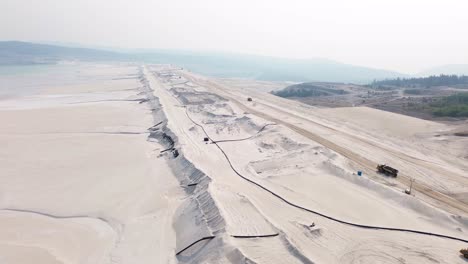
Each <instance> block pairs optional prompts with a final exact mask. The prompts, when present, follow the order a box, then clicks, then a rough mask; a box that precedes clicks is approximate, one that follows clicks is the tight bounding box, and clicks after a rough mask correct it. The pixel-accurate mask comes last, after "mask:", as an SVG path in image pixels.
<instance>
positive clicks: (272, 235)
mask: <svg viewBox="0 0 468 264" xmlns="http://www.w3.org/2000/svg"><path fill="white" fill-rule="evenodd" d="M275 236H278V233H275V234H269V235H256V236H237V235H232V237H234V238H259V237H275Z"/></svg>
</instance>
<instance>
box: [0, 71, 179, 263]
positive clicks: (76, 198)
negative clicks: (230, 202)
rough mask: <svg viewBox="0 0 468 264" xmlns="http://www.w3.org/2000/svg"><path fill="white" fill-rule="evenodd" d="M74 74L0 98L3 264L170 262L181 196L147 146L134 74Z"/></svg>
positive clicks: (152, 146) (154, 146) (146, 118)
mask: <svg viewBox="0 0 468 264" xmlns="http://www.w3.org/2000/svg"><path fill="white" fill-rule="evenodd" d="M77 67H78V66H77ZM75 72H76V75H77V76H75V79H76V82H75V81H73V80H71V81H67V82H63V81H62V80H60V81H58V82H54V83H53V84H50V85H46V86H44V87H43V89H41V90H40V91H39V92H38V93H37V94H35V95H30V96H22V97H16V98H9V99H6V100H3V101H0V119H1V120H2V126H1V127H0V145H1V146H2V148H0V167H1V168H2V173H1V174H0V182H1V185H0V186H1V187H0V230H1V231H0V263H92V264H95V263H172V262H174V261H175V258H174V250H175V236H174V231H173V229H172V218H173V215H174V214H175V210H176V208H177V205H178V204H179V203H180V200H179V199H181V197H183V193H182V189H181V188H180V187H179V184H178V182H177V180H176V178H175V177H174V176H173V174H172V172H171V171H170V169H169V166H168V164H167V163H166V162H165V161H164V159H161V158H158V157H157V156H158V154H159V150H160V149H161V148H162V146H160V145H159V144H158V143H156V142H148V141H147V138H148V131H147V128H149V127H151V126H153V125H154V120H153V116H152V114H151V111H150V108H149V106H148V105H147V104H140V103H139V101H138V100H139V99H140V98H142V97H143V95H138V94H139V93H140V89H141V86H142V84H141V83H140V81H139V80H138V67H135V66H131V67H127V66H105V65H97V66H95V65H85V66H79V68H78V70H76V71H75ZM122 77H126V78H125V79H119V78H122ZM129 77H131V79H129ZM50 78H51V79H52V78H54V76H50ZM84 80H88V81H84ZM77 83H78V84H77Z"/></svg>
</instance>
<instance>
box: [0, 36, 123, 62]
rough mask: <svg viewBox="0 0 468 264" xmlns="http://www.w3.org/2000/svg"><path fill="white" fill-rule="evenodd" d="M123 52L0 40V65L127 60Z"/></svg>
mask: <svg viewBox="0 0 468 264" xmlns="http://www.w3.org/2000/svg"><path fill="white" fill-rule="evenodd" d="M127 59H129V57H128V56H127V55H124V54H120V53H116V52H111V51H105V50H96V49H86V48H69V47H61V46H54V45H45V44H34V43H27V42H19V41H3V42H0V65H22V64H42V63H55V62H57V61H61V60H83V61H96V60H100V61H109V60H111V61H114V60H127Z"/></svg>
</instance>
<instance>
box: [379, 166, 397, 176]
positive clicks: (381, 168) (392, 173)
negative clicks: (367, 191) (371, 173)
mask: <svg viewBox="0 0 468 264" xmlns="http://www.w3.org/2000/svg"><path fill="white" fill-rule="evenodd" d="M377 171H378V172H380V173H383V174H385V175H388V176H392V177H396V176H397V175H398V170H397V169H394V168H392V167H390V166H387V165H385V164H378V165H377Z"/></svg>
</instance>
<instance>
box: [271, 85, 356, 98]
mask: <svg viewBox="0 0 468 264" xmlns="http://www.w3.org/2000/svg"><path fill="white" fill-rule="evenodd" d="M339 85H340V84H321V83H300V84H294V85H290V86H288V87H286V88H284V89H281V90H278V91H274V92H272V93H273V94H274V95H277V96H280V97H286V98H287V97H311V96H312V97H316V96H331V95H344V94H348V92H347V91H346V90H343V89H339V88H336V87H337V86H339Z"/></svg>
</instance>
